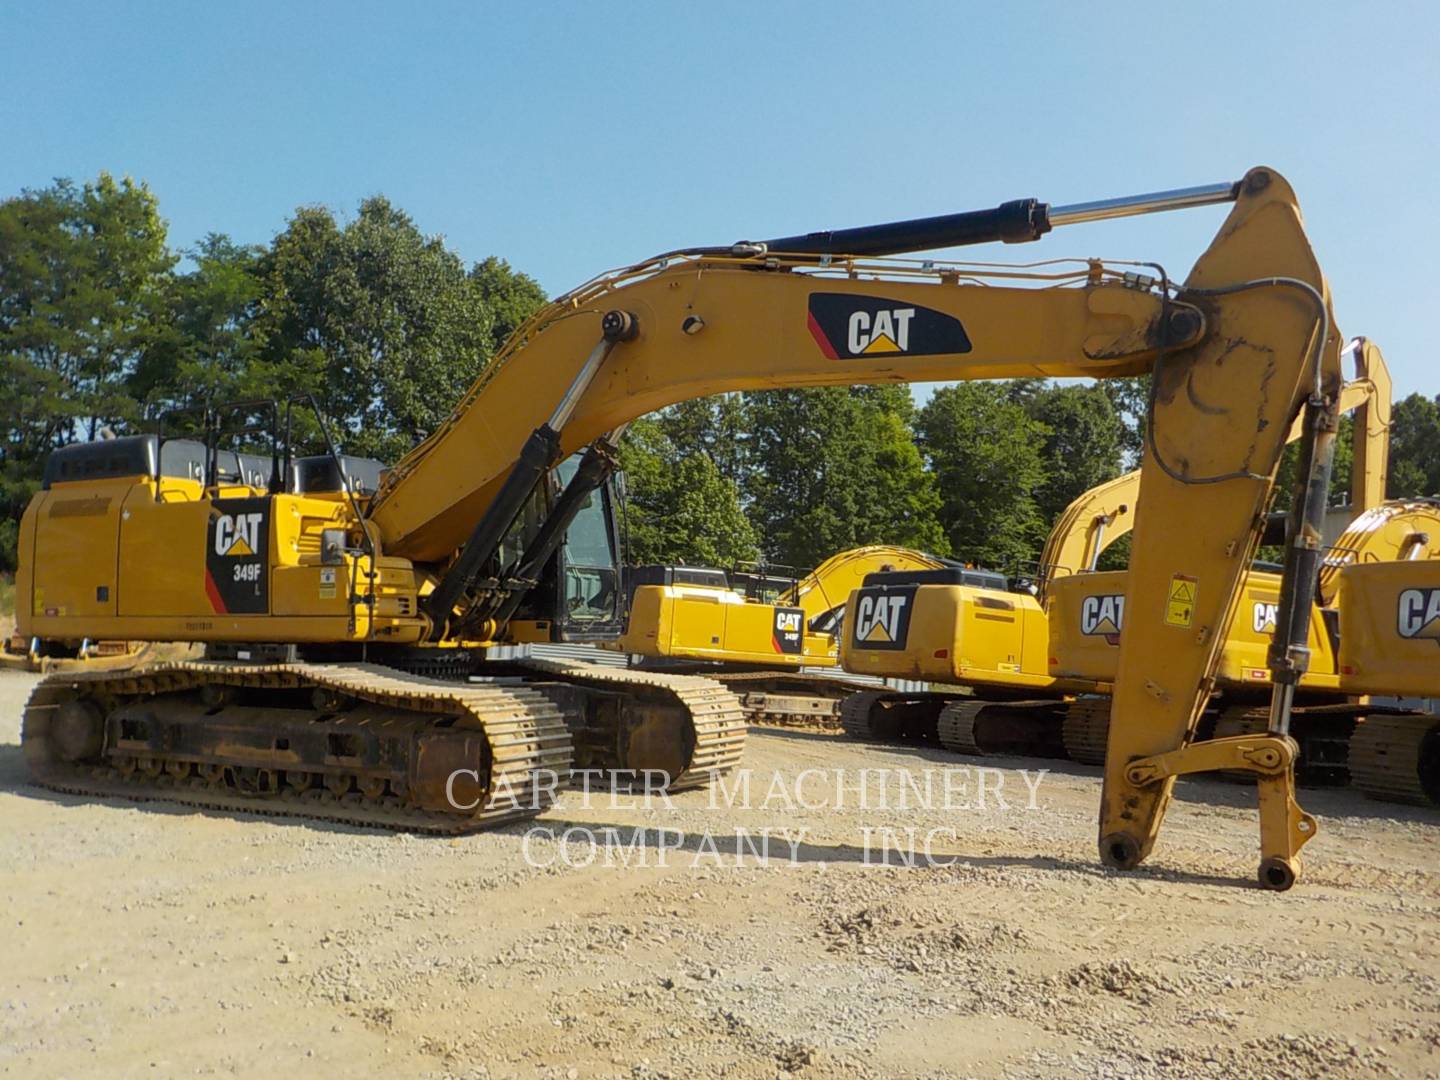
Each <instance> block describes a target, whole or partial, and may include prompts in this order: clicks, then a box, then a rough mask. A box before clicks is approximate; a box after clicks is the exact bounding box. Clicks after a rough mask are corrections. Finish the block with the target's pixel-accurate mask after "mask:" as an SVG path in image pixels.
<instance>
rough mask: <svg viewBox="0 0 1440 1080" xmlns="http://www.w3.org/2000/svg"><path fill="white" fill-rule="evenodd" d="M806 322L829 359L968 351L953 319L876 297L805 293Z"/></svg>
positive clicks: (965, 337)
mask: <svg viewBox="0 0 1440 1080" xmlns="http://www.w3.org/2000/svg"><path fill="white" fill-rule="evenodd" d="M808 322H809V327H810V336H811V337H813V338H814V339H815V344H817V345H819V346H820V351H821V352H822V353H824V354H825V355H826V356H828V357H829V358H830V359H831V360H857V359H861V358H863V357H872V356H879V355H885V354H893V355H896V356H938V355H943V354H952V353H967V352H969V351H970V337H969V335H968V334H966V333H965V328H964V327H963V326H961V325H960V320H959V319H956V318H954V317H953V316H950V315H946V314H944V313H943V312H940V311H934V310H932V309H930V308H927V307H921V306H920V305H919V304H907V303H905V302H904V301H902V300H888V299H886V298H884V297H881V296H856V295H853V294H851V293H828V292H817V293H811V294H810V308H809V319H808Z"/></svg>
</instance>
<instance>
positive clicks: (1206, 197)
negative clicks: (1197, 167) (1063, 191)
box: [1049, 183, 1240, 228]
mask: <svg viewBox="0 0 1440 1080" xmlns="http://www.w3.org/2000/svg"><path fill="white" fill-rule="evenodd" d="M1239 194H1240V185H1239V184H1238V183H1229V184H1201V185H1200V186H1199V187H1188V188H1175V189H1174V190H1173V191H1156V192H1151V193H1150V194H1148V195H1123V196H1121V197H1120V198H1118V199H1100V200H1099V201H1097V202H1085V203H1070V204H1069V205H1067V206H1052V207H1051V208H1050V214H1049V219H1050V225H1051V227H1052V228H1059V227H1060V226H1061V225H1079V224H1081V223H1082V222H1086V221H1108V220H1109V219H1111V218H1122V217H1135V216H1136V215H1138V214H1158V213H1160V212H1161V211H1164V210H1186V209H1189V208H1190V207H1192V206H1213V205H1214V204H1216V203H1226V202H1234V201H1235V199H1236V198H1237V197H1238V196H1239Z"/></svg>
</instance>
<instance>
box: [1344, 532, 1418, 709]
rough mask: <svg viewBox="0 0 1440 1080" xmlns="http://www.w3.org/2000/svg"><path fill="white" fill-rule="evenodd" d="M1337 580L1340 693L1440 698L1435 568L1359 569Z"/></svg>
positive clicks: (1372, 565)
mask: <svg viewBox="0 0 1440 1080" xmlns="http://www.w3.org/2000/svg"><path fill="white" fill-rule="evenodd" d="M1339 576H1340V588H1339V597H1340V599H1339V604H1338V606H1339V608H1340V663H1339V667H1340V684H1341V686H1342V687H1343V688H1344V689H1345V691H1346V692H1347V693H1351V694H1394V695H1398V696H1401V697H1440V562H1436V561H1430V560H1426V561H1408V562H1389V563H1359V564H1356V565H1354V566H1347V567H1346V568H1345V569H1344V570H1342V571H1340V575H1339Z"/></svg>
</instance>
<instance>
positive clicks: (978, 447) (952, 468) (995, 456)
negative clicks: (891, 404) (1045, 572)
mask: <svg viewBox="0 0 1440 1080" xmlns="http://www.w3.org/2000/svg"><path fill="white" fill-rule="evenodd" d="M916 429H917V431H918V432H919V435H920V445H921V448H922V449H923V450H924V452H925V456H926V458H927V459H928V460H929V462H930V468H931V471H932V472H933V474H934V476H935V479H936V482H937V484H938V486H939V490H940V493H941V499H942V502H941V507H940V521H941V523H942V525H943V526H944V528H945V532H946V534H947V535H948V537H949V541H950V550H951V551H952V552H953V553H954V554H955V556H956V557H957V558H962V559H967V560H969V561H972V562H974V563H977V564H979V565H983V566H990V567H996V568H1007V567H1011V566H1014V565H1015V564H1016V563H1020V562H1024V561H1026V560H1030V559H1033V558H1035V556H1036V554H1037V552H1038V551H1039V548H1040V546H1041V544H1042V543H1043V540H1044V536H1045V531H1046V527H1047V524H1048V523H1047V522H1046V521H1045V520H1044V519H1043V517H1042V516H1041V513H1040V510H1039V507H1038V505H1037V504H1036V501H1035V492H1036V491H1037V490H1038V489H1040V488H1041V487H1042V485H1043V484H1044V483H1045V481H1046V479H1047V475H1046V472H1045V463H1044V458H1043V450H1044V445H1045V440H1046V438H1047V437H1049V435H1050V431H1049V429H1048V428H1047V427H1046V426H1045V425H1044V424H1042V423H1041V422H1040V421H1038V420H1036V419H1035V418H1034V417H1032V416H1030V415H1029V413H1028V412H1027V411H1026V409H1025V406H1024V405H1023V404H1022V403H1021V402H1020V401H1017V400H1014V398H1013V397H1012V396H1011V395H1010V393H1009V389H1008V388H1007V387H1006V386H1005V385H1003V384H1000V383H985V382H969V383H959V384H957V385H955V386H945V387H941V388H939V389H938V390H936V391H935V393H934V394H933V395H932V396H931V398H930V400H929V401H928V402H927V403H926V405H925V407H924V408H923V409H921V410H920V414H919V417H918V419H917V422H916Z"/></svg>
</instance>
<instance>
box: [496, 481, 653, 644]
mask: <svg viewBox="0 0 1440 1080" xmlns="http://www.w3.org/2000/svg"><path fill="white" fill-rule="evenodd" d="M583 456H584V455H583V454H572V455H571V456H570V457H568V458H566V459H565V460H564V461H562V462H561V463H560V464H559V466H557V467H556V468H555V469H553V470H552V471H551V475H550V480H549V483H548V485H547V487H548V491H547V492H546V493H545V496H546V499H547V501H548V502H549V504H550V506H551V507H553V505H554V502H555V500H557V499H558V498H559V495H560V493H561V492H562V491H564V489H565V488H566V487H567V486H568V485H569V484H570V482H571V481H572V480H573V479H574V478H575V473H576V471H577V470H578V469H579V467H580V461H581V459H582V457H583ZM616 475H618V474H616ZM616 475H612V476H610V477H609V478H607V479H606V481H605V482H604V483H603V484H602V485H601V486H599V487H598V488H596V489H595V490H593V491H591V492H589V493H588V494H586V495H585V496H584V498H583V500H582V501H581V504H580V508H579V510H577V511H576V512H575V517H574V520H572V521H571V522H570V525H569V527H568V528H567V529H566V531H565V539H564V542H563V543H561V544H560V546H559V547H558V548H557V549H556V551H555V553H554V554H553V555H552V556H551V557H550V560H549V562H548V563H547V564H546V566H545V569H544V572H543V574H542V575H541V577H540V582H539V584H538V585H537V586H536V588H535V589H533V590H532V591H531V592H530V593H528V594H527V596H526V598H525V600H524V602H523V603H522V604H521V605H520V607H519V609H518V610H517V611H516V614H515V618H514V619H513V620H512V621H511V623H510V626H509V632H508V636H509V637H510V639H511V640H513V641H516V642H525V641H529V642H534V641H577V642H599V641H611V640H614V639H615V638H618V637H619V636H620V634H621V632H622V630H623V629H624V619H625V613H624V604H623V600H624V595H623V591H622V589H621V587H620V576H621V575H620V554H619V553H620V530H619V527H618V524H617V517H616V507H617V506H618V505H619V500H620V495H619V492H618V491H617V485H616Z"/></svg>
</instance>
